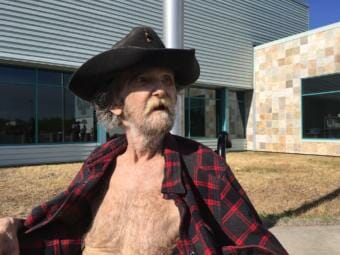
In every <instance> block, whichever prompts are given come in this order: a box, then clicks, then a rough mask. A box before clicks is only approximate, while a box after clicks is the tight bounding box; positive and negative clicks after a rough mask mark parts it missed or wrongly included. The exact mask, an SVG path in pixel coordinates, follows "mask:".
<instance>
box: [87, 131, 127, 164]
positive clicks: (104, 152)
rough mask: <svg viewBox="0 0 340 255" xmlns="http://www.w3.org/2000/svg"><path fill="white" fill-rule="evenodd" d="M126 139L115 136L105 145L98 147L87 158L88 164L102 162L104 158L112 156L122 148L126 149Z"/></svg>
mask: <svg viewBox="0 0 340 255" xmlns="http://www.w3.org/2000/svg"><path fill="white" fill-rule="evenodd" d="M125 144H126V137H125V135H119V136H115V137H114V138H113V139H110V140H109V141H107V142H106V143H104V144H101V145H99V146H97V147H96V148H95V149H94V150H93V151H92V152H91V154H90V155H89V156H88V157H87V159H86V161H85V162H86V163H87V164H93V163H94V162H97V161H100V160H102V159H103V158H104V157H107V156H112V155H113V154H115V153H116V152H117V151H119V150H120V149H121V148H125V147H126V146H125Z"/></svg>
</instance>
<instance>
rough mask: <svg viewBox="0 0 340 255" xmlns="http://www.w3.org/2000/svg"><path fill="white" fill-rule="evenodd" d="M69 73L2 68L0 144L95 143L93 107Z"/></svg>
mask: <svg viewBox="0 0 340 255" xmlns="http://www.w3.org/2000/svg"><path fill="white" fill-rule="evenodd" d="M71 76H72V73H69V72H60V71H51V70H45V69H35V68H21V67H14V66H5V65H0V144H31V143H63V142H96V141H97V137H96V120H95V116H94V110H93V107H92V106H91V105H90V104H89V103H87V102H85V101H83V100H81V99H80V98H78V97H75V96H74V95H73V94H72V93H71V92H70V91H69V90H68V88H67V87H68V82H69V80H70V78H71Z"/></svg>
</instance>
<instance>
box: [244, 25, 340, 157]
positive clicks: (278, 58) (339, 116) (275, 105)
mask: <svg viewBox="0 0 340 255" xmlns="http://www.w3.org/2000/svg"><path fill="white" fill-rule="evenodd" d="M247 142H248V146H247V148H248V149H250V150H260V151H274V152H288V153H304V154H317V155H332V156H340V22H338V23H335V24H332V25H328V26H325V27H321V28H318V29H315V30H311V31H308V32H304V33H300V34H296V35H293V36H289V37H286V38H283V39H280V40H277V41H273V42H269V43H266V44H263V45H260V46H257V47H255V61H254V93H253V104H252V106H251V110H250V115H249V118H248V125H247Z"/></svg>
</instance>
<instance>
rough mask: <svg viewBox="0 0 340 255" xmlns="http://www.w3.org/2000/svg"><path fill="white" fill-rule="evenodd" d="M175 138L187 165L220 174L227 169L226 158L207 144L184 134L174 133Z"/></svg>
mask: <svg viewBox="0 0 340 255" xmlns="http://www.w3.org/2000/svg"><path fill="white" fill-rule="evenodd" d="M174 138H175V140H176V142H177V144H178V152H179V153H180V155H181V157H182V158H183V160H184V162H185V164H186V165H187V167H189V168H191V169H193V170H198V171H205V172H211V173H214V174H218V175H219V174H220V173H221V172H223V171H225V168H226V166H227V165H226V162H225V160H224V159H223V158H222V157H221V156H219V155H218V154H217V153H216V152H214V151H213V150H212V149H210V148H209V147H207V146H206V145H204V144H202V143H200V142H198V141H195V140H192V139H189V138H185V137H182V136H176V135H174Z"/></svg>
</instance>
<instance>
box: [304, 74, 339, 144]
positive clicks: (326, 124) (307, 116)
mask: <svg viewBox="0 0 340 255" xmlns="http://www.w3.org/2000/svg"><path fill="white" fill-rule="evenodd" d="M302 116H303V117H302V129H303V138H323V139H340V74H333V75H328V76H321V77H317V78H308V79H304V80H302Z"/></svg>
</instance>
